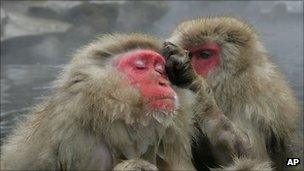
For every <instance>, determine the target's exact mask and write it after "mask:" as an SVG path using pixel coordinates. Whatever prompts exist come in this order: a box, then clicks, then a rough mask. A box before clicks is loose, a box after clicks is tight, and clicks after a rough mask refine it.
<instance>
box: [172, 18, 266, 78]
mask: <svg viewBox="0 0 304 171" xmlns="http://www.w3.org/2000/svg"><path fill="white" fill-rule="evenodd" d="M168 41H169V42H172V43H173V44H175V45H178V46H180V47H182V48H183V49H185V50H188V51H190V52H191V55H192V58H191V65H192V67H193V68H194V70H195V71H196V72H197V74H199V75H201V76H203V77H205V78H207V79H208V78H210V79H215V78H211V77H212V76H215V75H216V76H220V77H221V78H222V77H229V76H231V75H233V74H235V73H237V72H239V71H241V70H246V69H247V68H249V66H250V65H251V64H252V63H254V62H255V60H257V59H253V58H249V57H250V56H252V55H254V53H256V51H255V50H254V49H259V50H260V51H261V52H263V51H265V50H264V48H263V47H262V45H261V44H260V42H259V41H257V34H256V33H255V32H254V30H253V29H252V28H251V27H250V26H249V25H247V24H246V23H245V22H243V21H241V20H239V19H236V18H232V17H206V18H199V19H196V20H192V21H186V22H183V23H181V24H180V25H179V26H178V27H177V29H175V31H174V32H173V34H172V36H171V38H169V39H168Z"/></svg>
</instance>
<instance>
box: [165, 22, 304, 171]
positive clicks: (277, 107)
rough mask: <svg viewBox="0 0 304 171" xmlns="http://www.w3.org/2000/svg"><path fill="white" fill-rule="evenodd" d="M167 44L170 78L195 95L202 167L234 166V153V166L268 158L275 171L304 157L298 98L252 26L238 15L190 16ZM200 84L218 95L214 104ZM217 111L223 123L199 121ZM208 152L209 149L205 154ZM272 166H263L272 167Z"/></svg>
mask: <svg viewBox="0 0 304 171" xmlns="http://www.w3.org/2000/svg"><path fill="white" fill-rule="evenodd" d="M178 47H181V48H183V49H184V50H186V52H182V51H181V50H179V48H178ZM164 49H165V50H164V51H165V52H164V56H166V58H167V62H166V72H167V75H168V77H169V80H170V81H171V82H172V83H173V84H174V85H176V86H178V87H182V88H187V89H190V90H192V91H193V92H194V94H195V95H196V96H194V98H195V101H196V102H195V103H196V105H194V108H193V112H194V114H195V116H196V121H197V125H198V127H199V128H200V129H201V131H202V136H201V141H199V143H198V145H196V143H194V146H195V147H194V150H193V157H194V161H195V165H196V167H197V168H199V169H202V168H204V166H205V165H207V166H212V164H216V163H217V164H221V165H228V168H227V169H229V168H230V169H236V168H235V167H234V166H233V165H231V164H232V163H233V160H234V159H233V158H234V157H237V158H236V160H235V163H236V164H238V165H242V161H244V166H245V165H246V163H247V164H248V161H246V160H247V159H249V158H251V159H256V161H257V162H258V163H260V164H262V165H263V162H259V160H260V161H266V162H267V161H271V162H269V163H272V166H273V167H274V168H276V169H277V170H280V169H283V168H284V166H285V165H286V162H287V158H300V161H303V160H302V159H303V158H302V157H303V156H302V155H303V150H302V149H303V147H302V144H301V142H302V136H301V134H300V132H299V130H300V129H299V128H298V121H299V107H298V103H297V100H296V98H295V96H294V94H293V92H292V90H291V89H290V88H289V87H288V85H287V83H286V81H285V80H284V78H283V76H282V74H281V73H280V72H279V71H278V69H277V68H276V66H275V65H274V64H273V63H272V62H271V61H270V59H269V56H268V55H267V53H266V50H265V49H264V47H263V45H262V44H261V42H260V41H259V39H258V36H257V34H256V33H255V31H254V30H253V28H251V27H250V26H249V25H247V24H246V23H245V22H244V21H241V20H239V19H236V18H233V17H207V18H199V19H196V20H192V21H186V22H183V23H181V24H180V25H179V26H178V27H177V29H176V30H175V31H174V32H173V34H172V36H171V37H170V38H169V39H168V40H167V41H166V43H165V44H164ZM166 49H167V50H166ZM208 87H209V88H208ZM202 89H207V90H208V92H209V95H210V97H211V96H213V98H214V101H213V100H210V106H209V107H208V105H207V106H206V105H200V104H201V103H205V102H203V100H202V99H206V98H204V97H202V95H201V92H202ZM211 98H212V97H211ZM202 108H204V109H202ZM204 110H205V111H206V112H207V113H206V112H205V113H204V112H203V111H204ZM214 112H217V113H223V114H224V116H225V117H223V116H222V115H220V114H219V115H218V116H219V117H221V118H223V119H222V120H225V122H218V121H219V119H218V120H217V122H216V123H214V121H209V122H208V120H202V119H200V118H201V116H202V115H206V114H208V113H214ZM225 123H226V124H225ZM217 125H218V127H219V128H220V127H226V128H227V129H228V130H231V131H233V132H235V133H236V134H237V135H236V136H234V138H233V136H229V134H227V135H225V134H220V135H219V134H216V133H214V132H212V131H211V132H210V130H209V128H210V127H211V126H217ZM226 125H230V126H229V127H227V126H226ZM231 131H230V132H231ZM206 137H207V139H206ZM217 139H221V141H216V140H217ZM218 142H220V143H218ZM223 142H226V143H223ZM239 142H242V143H241V144H242V146H239V145H238V143H239ZM207 146H209V147H210V149H211V150H208V149H207ZM219 149H222V150H219ZM208 151H212V154H210V155H208V154H207V152H208ZM244 156H245V160H242V158H243V157H244ZM212 157H214V158H212ZM206 159H207V160H206ZM208 159H209V160H208ZM210 159H214V161H215V163H214V161H213V160H210ZM212 162H213V163H212ZM269 163H268V164H267V163H264V166H265V167H266V168H269ZM229 165H230V167H229ZM300 165H302V163H301V164H300ZM299 167H301V166H299ZM244 168H245V170H246V168H247V169H248V167H247V166H245V167H244ZM261 168H263V167H261ZM261 168H259V169H261ZM290 169H295V168H294V167H290ZM262 170H265V168H264V169H262Z"/></svg>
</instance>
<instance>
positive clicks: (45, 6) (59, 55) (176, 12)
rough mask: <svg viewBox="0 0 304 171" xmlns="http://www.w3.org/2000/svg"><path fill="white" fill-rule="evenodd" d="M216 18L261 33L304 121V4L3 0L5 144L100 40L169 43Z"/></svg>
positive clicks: (2, 103) (2, 127) (279, 2)
mask: <svg viewBox="0 0 304 171" xmlns="http://www.w3.org/2000/svg"><path fill="white" fill-rule="evenodd" d="M208 15H232V16H239V17H242V18H244V19H246V20H247V21H248V22H249V23H250V24H252V25H253V26H254V27H255V28H256V30H257V31H258V32H259V33H260V35H261V38H262V41H263V42H264V44H265V46H266V48H267V49H268V51H269V54H270V55H271V56H272V57H273V58H272V60H273V61H274V62H275V63H276V64H277V65H278V67H279V68H280V69H281V71H282V72H283V73H284V74H285V76H286V79H287V80H288V81H289V83H290V86H291V87H292V88H293V89H294V90H295V92H296V95H297V97H298V99H299V100H300V103H301V106H302V108H301V111H302V112H301V113H302V114H303V1H250V2H249V1H167V2H166V1H144V2H142V1H46V0H41V1H2V0H1V113H0V119H1V122H0V126H1V142H2V140H3V138H4V137H5V136H6V135H7V134H8V133H9V132H10V130H11V128H12V127H13V126H14V124H15V123H16V121H17V120H20V119H22V118H24V116H25V115H26V114H27V113H28V112H29V110H31V107H32V106H33V104H35V103H39V102H41V101H42V99H43V95H47V92H48V91H49V90H50V89H51V82H52V81H53V80H54V79H55V78H56V75H57V74H58V73H59V72H60V70H61V69H62V67H63V66H64V65H65V64H67V62H68V61H69V59H70V56H71V54H72V53H73V52H74V51H75V50H76V49H77V48H79V47H80V46H83V45H85V44H87V43H88V42H90V41H91V40H92V39H94V38H95V37H96V36H97V35H101V34H107V33H114V32H118V33H120V32H121V33H129V32H143V33H147V34H151V35H153V36H156V37H159V38H161V39H164V38H167V37H169V36H170V33H171V31H172V30H173V29H174V28H175V27H176V26H177V25H178V24H179V23H180V22H182V21H185V20H189V19H194V18H197V17H199V16H208ZM302 116H303V115H302ZM299 122H301V123H303V120H300V121H299Z"/></svg>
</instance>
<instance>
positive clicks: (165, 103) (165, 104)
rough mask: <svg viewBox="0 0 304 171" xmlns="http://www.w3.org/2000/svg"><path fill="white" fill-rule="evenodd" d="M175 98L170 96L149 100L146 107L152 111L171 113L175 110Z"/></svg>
mask: <svg viewBox="0 0 304 171" xmlns="http://www.w3.org/2000/svg"><path fill="white" fill-rule="evenodd" d="M175 101H176V98H175V97H171V96H165V97H155V98H152V99H149V101H148V102H147V106H148V107H149V108H150V109H152V110H161V111H173V110H174V109H175V108H176V102H175Z"/></svg>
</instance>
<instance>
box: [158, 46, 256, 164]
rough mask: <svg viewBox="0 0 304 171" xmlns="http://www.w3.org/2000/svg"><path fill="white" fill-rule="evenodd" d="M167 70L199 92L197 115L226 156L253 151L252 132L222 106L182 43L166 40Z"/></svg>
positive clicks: (201, 126) (174, 79)
mask: <svg viewBox="0 0 304 171" xmlns="http://www.w3.org/2000/svg"><path fill="white" fill-rule="evenodd" d="M163 56H164V57H165V58H166V72H167V75H168V77H169V80H170V81H171V82H172V83H173V84H174V85H176V86H179V87H183V88H187V89H190V90H192V91H193V92H194V93H195V95H196V100H195V104H194V117H195V120H196V122H197V125H198V127H199V129H201V130H202V132H203V133H204V134H206V135H207V137H208V139H209V140H210V142H211V144H212V145H213V146H214V149H216V150H217V151H221V153H222V154H228V155H220V156H224V158H225V159H222V161H227V160H230V161H231V159H232V158H231V156H232V155H236V156H247V155H248V154H249V153H250V142H249V139H248V136H247V135H246V134H245V133H244V132H242V131H241V130H239V129H238V128H237V127H236V126H235V125H234V124H233V123H232V122H231V121H230V120H229V119H228V118H227V117H226V116H225V115H223V113H222V112H221V110H220V109H219V108H218V106H217V104H216V102H215V99H214V95H213V92H212V90H211V88H210V87H209V86H208V84H207V82H206V81H205V80H204V79H203V78H202V77H200V76H199V75H197V74H196V72H195V71H194V69H193V68H192V65H191V63H190V60H191V54H189V52H187V51H185V50H183V49H181V48H180V47H178V46H176V45H174V44H172V43H170V42H165V43H164V49H163Z"/></svg>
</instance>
